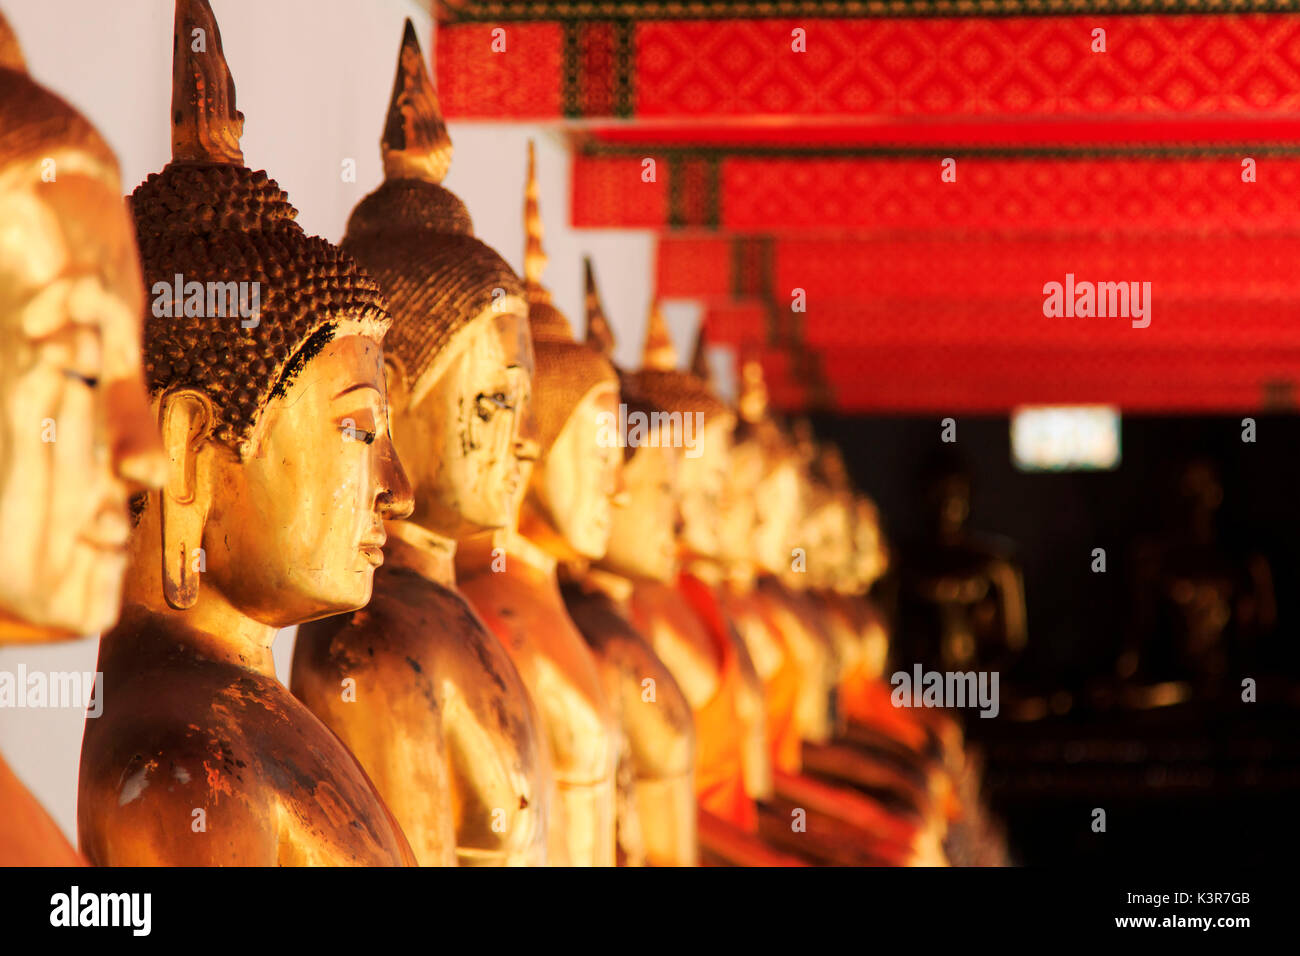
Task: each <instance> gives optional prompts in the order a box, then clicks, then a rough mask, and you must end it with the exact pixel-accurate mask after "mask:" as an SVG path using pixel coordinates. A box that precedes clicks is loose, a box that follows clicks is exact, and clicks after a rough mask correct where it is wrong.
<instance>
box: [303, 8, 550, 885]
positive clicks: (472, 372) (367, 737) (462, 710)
mask: <svg viewBox="0 0 1300 956" xmlns="http://www.w3.org/2000/svg"><path fill="white" fill-rule="evenodd" d="M382 152H383V157H384V170H385V179H384V182H383V184H382V185H380V186H379V188H378V189H376V190H375V191H374V192H372V193H371V194H370V195H368V196H367V197H366V198H365V199H363V200H362V201H361V202H360V203H359V204H358V205H357V207H356V209H355V210H353V213H352V217H351V219H350V220H349V222H348V230H347V236H346V237H345V239H344V241H343V247H344V249H345V250H347V251H348V252H349V253H351V254H352V255H354V256H356V258H357V260H358V261H359V262H360V263H361V264H362V266H363V267H364V268H365V269H366V270H367V271H368V272H369V273H370V274H371V275H373V276H375V278H376V279H377V280H378V282H379V284H380V286H381V287H382V288H383V289H384V290H385V292H386V293H387V294H388V296H389V303H390V307H391V308H392V310H393V315H394V319H393V329H392V331H391V333H390V334H389V337H388V342H387V352H386V355H385V360H386V362H387V376H388V381H389V383H390V384H389V388H390V397H391V402H392V409H393V412H392V426H393V436H394V441H395V443H396V445H397V447H398V449H399V450H400V452H401V454H402V457H403V460H404V461H405V462H406V464H407V467H408V468H409V469H410V474H411V476H412V480H413V484H414V488H415V504H414V510H413V511H412V513H411V514H410V516H409V517H408V518H407V520H396V519H397V518H400V517H404V516H398V515H395V516H393V518H394V520H391V521H390V522H389V523H388V525H387V531H388V546H387V548H386V549H385V558H386V563H385V564H384V566H383V567H382V568H381V569H380V570H379V572H377V573H376V575H375V594H374V598H373V599H372V600H371V601H370V604H369V605H368V606H367V607H366V608H364V609H363V610H361V611H358V612H356V613H354V614H351V615H347V616H345V617H336V618H333V619H331V620H328V621H321V622H318V623H316V624H313V625H311V626H308V627H303V628H300V629H299V633H298V642H297V646H296V648H295V652H294V662H293V680H292V685H293V691H294V693H295V694H297V695H298V696H299V697H300V698H301V699H302V700H303V701H304V702H306V703H307V705H308V706H309V707H311V709H312V710H313V711H314V712H315V713H316V714H318V715H319V716H320V717H321V719H322V720H324V721H325V722H326V723H327V724H328V725H329V726H330V727H331V728H332V729H333V730H334V731H335V732H336V733H337V734H338V735H339V736H340V737H341V738H342V739H343V741H344V742H345V743H346V744H348V746H349V747H351V748H352V750H353V751H354V752H355V753H356V754H357V757H358V758H359V759H360V761H361V763H362V764H363V765H364V766H365V767H366V769H367V770H368V771H369V773H370V774H371V776H372V777H373V778H374V780H375V783H376V786H378V788H379V790H380V792H381V793H382V794H383V795H384V798H385V800H387V801H388V803H389V805H390V806H391V807H392V809H393V812H394V813H395V814H396V815H397V817H398V819H399V820H400V821H401V823H402V826H403V827H404V828H405V829H406V832H407V834H408V835H409V837H410V839H411V842H412V846H413V848H414V850H415V854H416V856H417V858H418V859H419V861H420V863H421V864H424V865H443V864H453V863H457V862H458V863H459V864H460V865H461V866H500V865H529V864H542V863H545V862H547V855H546V845H547V844H546V838H547V834H546V822H547V816H548V812H549V799H550V797H549V791H550V787H551V781H550V776H549V773H548V770H547V767H546V762H545V752H544V741H543V738H542V735H541V726H540V725H539V723H538V717H537V713H536V711H535V709H534V708H533V705H532V701H531V699H530V698H529V695H528V692H527V690H526V688H525V687H524V684H523V681H522V680H521V679H520V676H519V672H518V670H517V669H516V667H515V665H514V664H513V663H512V661H511V659H510V655H508V654H507V653H506V651H505V649H504V648H502V647H501V645H500V643H499V642H498V641H497V639H496V638H495V637H494V636H493V635H492V633H491V632H490V631H489V630H488V629H487V627H486V626H485V625H484V623H483V621H482V620H481V619H480V618H479V617H478V615H477V614H475V613H474V611H473V609H472V608H471V606H470V603H469V601H468V600H467V599H466V598H465V597H464V596H463V595H462V594H461V592H460V591H459V590H458V588H457V584H456V577H455V568H454V558H455V553H456V544H457V541H458V540H459V539H461V538H464V537H466V536H470V535H473V534H477V533H480V532H483V531H486V530H491V529H494V528H502V527H504V526H505V525H506V524H507V523H508V522H509V521H510V520H511V511H512V508H513V505H514V501H515V492H516V489H517V488H518V486H519V483H520V480H521V479H520V471H519V464H518V458H517V449H518V446H520V445H521V444H526V443H528V442H529V438H528V436H527V434H526V430H525V429H524V427H523V424H522V420H521V415H520V411H521V408H522V405H523V403H524V402H525V400H526V396H527V390H528V386H529V379H530V377H531V374H532V351H531V349H530V347H529V342H528V319H527V311H526V309H527V305H526V302H525V300H524V295H523V287H522V285H521V283H520V282H519V279H518V277H517V276H516V275H515V274H514V273H513V272H512V271H511V269H510V267H509V266H508V265H507V264H506V263H505V261H504V260H503V259H502V258H501V257H500V256H499V255H498V254H497V253H496V252H495V251H493V250H492V249H490V248H489V247H488V246H486V245H485V244H483V243H482V242H480V241H479V240H478V239H476V238H474V235H473V231H472V226H471V223H470V217H469V213H468V212H467V211H466V209H465V206H464V204H463V203H462V202H461V201H460V199H458V198H457V197H456V196H455V195H453V194H452V193H451V192H449V191H448V190H447V189H445V188H444V187H443V186H442V185H441V182H442V179H443V176H444V175H445V174H446V172H447V167H448V165H449V163H450V160H451V143H450V141H449V140H448V137H447V131H446V127H445V125H444V123H443V120H442V115H441V111H440V109H439V106H438V100H437V95H436V93H435V91H434V89H433V85H432V82H431V80H430V78H429V74H428V69H427V66H426V64H425V62H424V58H423V56H422V54H421V52H420V48H419V45H418V43H417V42H416V38H415V30H414V28H413V27H412V26H411V23H410V21H409V20H408V21H407V23H406V28H405V32H404V35H403V39H402V46H401V51H400V54H399V61H398V69H397V78H396V81H395V83H394V90H393V99H392V105H391V107H390V109H389V113H388V122H387V125H386V126H385V129H384V135H383V142H382ZM365 427H366V428H369V426H368V425H366V426H365Z"/></svg>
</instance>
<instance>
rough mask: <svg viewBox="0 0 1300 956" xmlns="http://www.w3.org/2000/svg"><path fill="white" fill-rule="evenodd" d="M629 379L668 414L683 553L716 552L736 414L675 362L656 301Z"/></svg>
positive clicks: (638, 391)
mask: <svg viewBox="0 0 1300 956" xmlns="http://www.w3.org/2000/svg"><path fill="white" fill-rule="evenodd" d="M628 381H629V382H630V383H631V386H632V388H633V389H634V391H635V393H636V394H637V395H638V396H640V397H641V398H643V399H644V400H645V401H647V402H648V403H650V404H652V405H654V406H656V407H657V408H659V409H662V410H663V412H664V413H665V414H666V415H667V416H669V427H670V428H672V429H673V430H674V431H675V432H676V434H675V435H674V437H673V439H672V440H671V441H670V442H669V444H674V445H678V446H679V447H680V456H679V459H678V462H679V465H678V469H677V476H678V505H679V509H680V514H681V519H680V521H681V525H680V534H679V537H678V545H679V548H680V550H681V551H682V552H683V554H684V555H686V556H692V557H702V558H710V559H716V558H718V557H719V556H720V555H719V547H720V543H721V541H720V538H721V528H720V521H719V517H720V515H721V511H722V504H723V501H724V492H725V491H726V487H727V483H728V481H729V480H730V478H729V469H730V460H731V439H732V431H733V430H734V428H735V422H736V418H735V415H734V414H733V413H732V412H731V410H730V409H729V408H728V407H727V406H726V404H724V403H723V401H722V400H721V399H720V398H718V397H717V395H715V394H714V393H713V390H712V389H711V388H710V387H709V384H708V382H706V381H705V380H704V379H703V378H701V377H700V376H699V375H698V374H696V373H695V372H691V371H682V370H679V369H678V368H677V351H676V349H675V348H674V347H673V343H672V339H671V338H670V337H669V335H668V326H667V324H666V323H665V322H664V318H663V314H662V313H661V312H660V310H659V306H658V303H655V304H653V305H652V306H651V308H650V321H649V323H648V326H647V330H646V339H645V351H644V354H643V357H642V362H641V369H640V370H639V371H637V372H635V373H632V374H631V375H629V376H628Z"/></svg>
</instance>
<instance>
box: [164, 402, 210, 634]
mask: <svg viewBox="0 0 1300 956" xmlns="http://www.w3.org/2000/svg"><path fill="white" fill-rule="evenodd" d="M211 421H212V414H211V407H210V405H209V403H208V399H207V398H206V396H204V395H202V394H201V393H199V392H195V391H192V390H187V391H182V392H174V393H172V394H170V395H167V396H165V397H164V398H163V401H162V439H163V447H164V449H165V450H166V452H167V480H166V482H165V483H164V484H163V489H162V495H161V500H160V505H161V518H162V521H161V523H162V581H163V597H164V598H165V599H166V601H167V604H168V605H169V606H170V607H173V608H175V609H176V610H178V611H183V610H185V609H187V608H190V607H193V606H194V602H195V601H197V600H198V597H199V573H200V569H201V568H202V567H203V555H202V552H201V551H200V550H199V549H200V548H202V546H203V525H204V522H205V521H206V519H207V502H206V501H201V500H199V495H198V494H197V493H196V492H197V488H198V456H199V450H200V449H201V448H202V446H203V443H204V440H205V439H206V437H207V432H208V427H209V425H210V423H211Z"/></svg>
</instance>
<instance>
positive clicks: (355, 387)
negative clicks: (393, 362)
mask: <svg viewBox="0 0 1300 956" xmlns="http://www.w3.org/2000/svg"><path fill="white" fill-rule="evenodd" d="M363 388H368V389H370V390H371V391H373V392H374V393H375V394H376V395H378V394H379V387H378V386H377V385H371V384H370V383H369V382H357V383H356V384H355V385H349V386H348V387H347V388H345V389H343V391H341V392H339V393H338V394H337V395H335V396H334V398H336V399H337V398H342V397H343V396H344V395H348V394H350V393H352V392H356V391H359V390H360V389H363Z"/></svg>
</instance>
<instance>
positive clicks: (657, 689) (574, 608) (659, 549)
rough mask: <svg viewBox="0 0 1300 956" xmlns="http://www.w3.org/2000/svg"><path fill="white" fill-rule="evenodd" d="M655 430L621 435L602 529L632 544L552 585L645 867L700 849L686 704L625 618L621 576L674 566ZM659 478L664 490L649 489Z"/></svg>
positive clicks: (597, 322)
mask: <svg viewBox="0 0 1300 956" xmlns="http://www.w3.org/2000/svg"><path fill="white" fill-rule="evenodd" d="M586 283H587V343H588V345H589V346H590V347H592V348H594V349H596V350H597V351H599V352H600V353H601V354H603V355H604V356H605V357H606V358H607V359H609V358H611V356H612V354H613V351H614V336H613V332H612V330H611V329H610V326H609V322H608V320H607V319H606V318H605V313H604V310H603V308H602V307H601V305H600V296H599V293H598V291H597V289H596V282H595V277H594V275H593V274H592V269H591V262H590V261H587V262H586ZM623 398H624V402H623V411H624V412H625V414H626V416H633V415H635V414H636V413H640V414H642V415H644V416H645V421H647V422H649V421H650V415H651V413H652V411H653V410H652V409H650V408H648V407H643V406H641V405H639V404H638V403H637V402H636V401H635V400H634V399H633V398H632V397H631V396H626V395H625V396H623ZM658 437H659V436H658V434H657V433H656V432H654V431H653V429H652V431H651V433H649V434H646V435H643V436H640V438H639V439H638V440H637V441H634V442H633V441H629V442H626V443H625V444H624V447H623V449H622V451H621V452H620V455H621V457H622V458H623V467H622V476H621V477H622V485H623V487H624V491H623V492H622V493H621V494H619V495H617V496H616V498H615V502H616V506H615V508H614V509H613V513H612V515H611V521H610V527H611V535H613V534H614V531H613V529H617V540H618V541H619V542H620V545H625V544H626V543H627V542H632V541H636V542H638V545H639V546H638V547H635V548H626V547H623V546H620V547H619V548H618V549H617V550H616V552H615V554H614V556H613V558H612V560H611V559H610V555H609V553H608V550H607V548H606V549H602V551H601V554H600V555H591V556H587V557H597V558H600V559H602V560H605V561H609V562H610V563H609V565H607V566H606V567H600V568H597V567H592V566H591V565H590V562H589V561H587V560H583V561H578V562H570V563H569V564H568V565H566V566H564V567H563V569H564V570H571V571H572V573H571V574H569V575H568V577H569V580H567V581H565V582H564V584H563V586H562V589H561V591H562V593H563V595H564V601H565V606H566V607H567V608H568V611H569V615H570V617H571V618H572V619H573V622H574V624H575V625H576V626H577V627H578V629H579V631H580V632H581V633H582V636H583V637H584V638H585V639H586V641H587V643H588V645H589V646H590V647H591V649H592V651H593V652H594V653H595V655H596V660H597V663H598V665H599V667H600V672H601V677H602V679H603V681H604V685H605V690H606V696H607V698H608V699H609V701H610V704H611V706H613V708H614V710H615V712H616V714H617V716H618V721H619V726H620V727H621V729H622V742H623V748H624V750H623V754H624V755H623V757H622V758H621V759H620V768H619V769H620V774H619V814H618V834H619V857H620V862H621V863H624V864H627V865H632V864H634V863H635V862H638V857H639V860H640V861H644V862H645V863H647V864H649V865H651V866H694V865H695V864H696V862H697V860H698V855H699V854H698V848H697V840H696V812H697V807H696V802H695V780H694V761H695V727H694V724H693V723H692V720H691V709H690V705H689V704H688V703H687V701H686V696H685V695H684V694H683V693H682V690H681V688H680V687H679V686H678V685H677V681H676V680H674V679H673V676H672V674H671V673H670V672H669V671H668V669H667V668H666V667H665V666H664V664H663V661H661V660H660V659H659V657H658V655H656V654H655V652H654V650H653V649H652V648H651V647H650V644H649V642H648V641H646V640H645V638H644V637H642V636H641V634H640V633H638V632H637V630H636V628H635V627H634V626H633V625H632V623H631V621H630V620H629V619H628V614H629V610H628V607H627V601H628V598H629V597H630V595H631V590H632V584H631V581H630V580H629V579H628V577H625V576H624V575H628V576H637V577H642V576H643V577H649V578H653V579H655V580H660V581H670V580H672V578H673V576H674V574H675V568H676V547H677V542H676V537H675V530H676V519H677V513H676V504H675V501H674V499H673V498H672V495H671V483H672V480H673V476H672V473H671V469H675V468H676V458H675V455H676V452H675V449H673V448H672V447H671V446H669V447H662V448H661V447H648V445H649V444H651V443H655V442H657V438H658ZM589 467H590V466H589ZM647 486H652V487H647ZM665 486H668V487H669V494H667V495H664V494H662V493H660V494H658V495H657V496H656V495H655V493H656V492H662V490H663V489H664V487H665ZM647 498H650V499H651V500H653V501H654V502H655V503H656V504H657V505H658V507H657V508H651V509H646V508H643V507H629V506H628V502H629V501H635V502H636V503H637V504H638V505H639V504H641V503H644V502H645V501H646V499H647ZM628 525H631V527H627V526H628ZM607 544H608V542H607ZM609 566H612V567H613V569H614V570H612V571H611V570H608V569H607V567H609Z"/></svg>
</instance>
